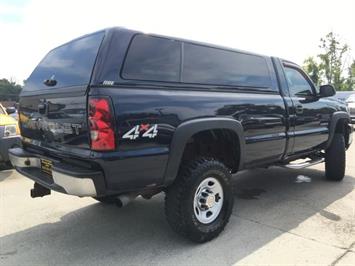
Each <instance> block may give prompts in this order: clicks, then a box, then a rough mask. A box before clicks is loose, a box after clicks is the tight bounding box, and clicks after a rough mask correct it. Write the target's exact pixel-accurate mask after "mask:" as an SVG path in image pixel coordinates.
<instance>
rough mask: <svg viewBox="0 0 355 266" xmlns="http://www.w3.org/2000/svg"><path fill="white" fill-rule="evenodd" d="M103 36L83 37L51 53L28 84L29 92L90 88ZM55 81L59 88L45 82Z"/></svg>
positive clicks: (37, 68)
mask: <svg viewBox="0 0 355 266" xmlns="http://www.w3.org/2000/svg"><path fill="white" fill-rule="evenodd" d="M103 36H104V33H103V32H100V33H96V34H93V35H89V36H87V37H83V38H80V39H77V40H74V41H72V42H69V43H67V44H64V45H62V46H59V47H58V48H55V49H54V50H52V51H50V52H49V53H48V54H47V55H46V57H45V58H44V59H43V60H42V61H41V62H40V63H39V65H38V66H37V67H36V69H35V70H34V71H33V72H32V74H31V76H30V77H29V78H28V80H27V81H26V87H25V90H27V91H28V90H36V89H49V88H60V87H67V86H75V85H83V84H88V83H89V81H90V76H91V72H92V69H93V66H94V63H95V59H96V55H97V52H98V49H99V46H100V44H101V40H102V38H103ZM51 77H53V78H54V79H55V80H56V81H57V85H56V86H53V87H48V86H45V85H44V84H43V81H44V80H46V79H50V78H51Z"/></svg>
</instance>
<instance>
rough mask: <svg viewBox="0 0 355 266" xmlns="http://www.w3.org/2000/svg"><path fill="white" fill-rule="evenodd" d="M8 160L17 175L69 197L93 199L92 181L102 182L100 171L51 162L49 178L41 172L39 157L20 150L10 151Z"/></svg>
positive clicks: (93, 184)
mask: <svg viewBox="0 0 355 266" xmlns="http://www.w3.org/2000/svg"><path fill="white" fill-rule="evenodd" d="M9 158H10V161H11V163H12V165H13V166H14V167H15V169H16V170H17V171H18V172H19V173H21V174H23V175H25V176H26V177H28V178H30V179H32V180H33V181H35V182H37V183H39V184H41V185H42V186H44V187H47V188H49V189H51V190H55V191H58V192H62V193H66V194H69V195H75V196H79V197H83V196H91V197H95V196H97V195H98V193H97V188H96V186H95V182H94V181H95V180H99V181H100V180H103V174H102V173H101V172H100V171H94V170H90V169H86V168H82V167H77V166H73V165H68V164H64V163H61V162H56V161H53V167H52V176H50V175H49V174H46V173H44V172H42V170H41V157H40V155H37V154H32V153H29V152H27V151H25V150H23V149H22V148H14V149H10V150H9ZM43 159H48V158H43ZM99 183H100V182H99ZM101 183H102V182H101Z"/></svg>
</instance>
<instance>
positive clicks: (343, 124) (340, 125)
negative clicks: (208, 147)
mask: <svg viewBox="0 0 355 266" xmlns="http://www.w3.org/2000/svg"><path fill="white" fill-rule="evenodd" d="M335 133H338V134H343V135H344V140H345V145H348V143H349V136H350V129H349V126H348V123H347V120H346V119H339V121H338V122H337V125H336V127H335Z"/></svg>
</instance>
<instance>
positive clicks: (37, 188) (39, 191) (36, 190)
mask: <svg viewBox="0 0 355 266" xmlns="http://www.w3.org/2000/svg"><path fill="white" fill-rule="evenodd" d="M50 194H51V190H50V189H48V188H46V187H44V186H42V185H40V184H38V183H35V184H34V186H33V188H32V189H31V197H32V198H38V197H44V196H47V195H50Z"/></svg>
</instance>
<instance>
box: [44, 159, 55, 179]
mask: <svg viewBox="0 0 355 266" xmlns="http://www.w3.org/2000/svg"><path fill="white" fill-rule="evenodd" d="M52 166H53V162H52V161H51V160H47V159H41V170H42V172H44V173H46V174H48V175H50V176H52Z"/></svg>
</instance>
